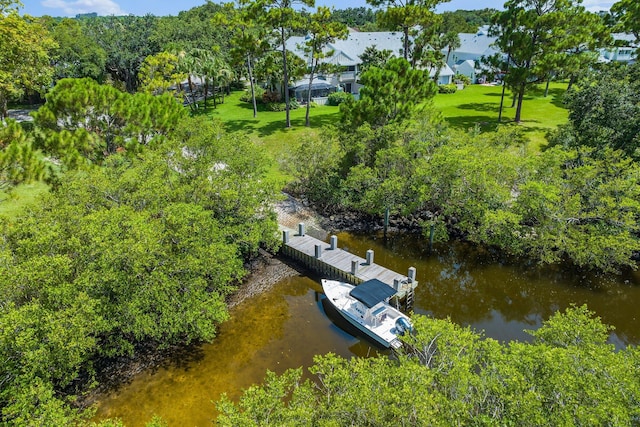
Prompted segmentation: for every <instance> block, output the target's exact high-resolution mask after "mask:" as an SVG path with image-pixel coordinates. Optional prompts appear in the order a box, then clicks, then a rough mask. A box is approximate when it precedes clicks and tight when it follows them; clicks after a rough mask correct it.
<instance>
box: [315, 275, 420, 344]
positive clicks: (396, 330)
mask: <svg viewBox="0 0 640 427" xmlns="http://www.w3.org/2000/svg"><path fill="white" fill-rule="evenodd" d="M322 289H323V291H324V294H325V295H326V297H327V300H328V301H329V302H330V303H331V305H332V306H333V307H335V309H336V310H337V311H338V313H340V315H341V316H342V317H344V318H345V319H346V320H347V321H348V322H349V323H351V324H352V325H354V326H355V327H356V328H358V329H359V330H360V331H362V332H363V333H364V334H365V335H366V336H367V337H369V338H370V339H372V340H373V341H374V342H376V343H377V344H379V345H381V346H382V347H385V348H394V349H397V348H399V347H400V346H402V342H401V341H400V339H399V338H398V337H399V336H400V335H403V334H404V333H405V332H407V331H409V332H410V331H411V329H412V326H411V320H410V319H409V317H408V316H407V315H405V314H404V313H402V312H401V311H400V310H397V309H396V308H394V307H393V306H391V305H390V304H389V299H390V298H391V297H392V296H394V295H395V294H396V290H395V289H393V288H392V287H391V286H389V285H387V284H386V283H384V282H382V281H380V280H378V279H372V280H367V281H365V282H363V283H362V284H360V285H358V286H353V285H351V284H349V283H346V282H341V281H339V280H329V279H322Z"/></svg>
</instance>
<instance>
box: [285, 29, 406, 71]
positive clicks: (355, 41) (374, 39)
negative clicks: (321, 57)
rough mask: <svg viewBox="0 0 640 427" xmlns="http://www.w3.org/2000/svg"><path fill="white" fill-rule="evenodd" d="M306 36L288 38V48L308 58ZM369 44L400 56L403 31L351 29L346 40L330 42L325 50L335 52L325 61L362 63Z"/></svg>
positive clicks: (348, 63) (339, 63)
mask: <svg viewBox="0 0 640 427" xmlns="http://www.w3.org/2000/svg"><path fill="white" fill-rule="evenodd" d="M304 42H305V37H290V38H289V39H288V40H287V43H286V45H287V49H288V50H289V51H291V52H293V53H295V54H296V55H298V56H299V57H300V58H303V59H304V58H306V57H308V55H305V53H304V50H303V49H302V48H301V46H303V45H304ZM369 46H375V48H376V49H378V50H390V51H391V53H392V54H393V55H395V56H400V53H401V52H402V47H403V43H402V33H401V32H397V31H380V32H357V31H350V32H349V36H348V37H347V39H346V40H336V41H335V42H334V43H331V44H329V45H328V46H327V47H326V48H325V49H324V50H325V51H326V52H328V51H331V50H333V51H334V53H333V55H332V56H331V57H330V58H327V59H326V60H325V61H326V62H330V63H332V64H335V65H345V66H349V65H357V64H361V63H362V60H361V59H360V55H362V53H363V52H364V50H365V49H366V48H367V47H369Z"/></svg>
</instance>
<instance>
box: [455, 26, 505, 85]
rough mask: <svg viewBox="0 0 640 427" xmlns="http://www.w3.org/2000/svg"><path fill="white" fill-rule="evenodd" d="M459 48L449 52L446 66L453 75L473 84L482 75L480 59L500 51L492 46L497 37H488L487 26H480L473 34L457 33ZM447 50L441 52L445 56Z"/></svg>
mask: <svg viewBox="0 0 640 427" xmlns="http://www.w3.org/2000/svg"><path fill="white" fill-rule="evenodd" d="M458 37H459V38H460V47H459V48H457V49H455V50H453V51H451V52H450V53H449V57H448V58H447V65H449V67H451V68H452V69H453V71H454V72H455V73H458V74H463V75H465V76H467V77H469V78H470V79H471V82H472V83H475V82H476V80H477V79H478V77H480V76H481V75H482V69H483V67H482V66H481V65H480V64H481V62H482V58H488V57H490V56H492V55H494V54H496V53H499V52H500V50H499V49H497V48H496V47H495V46H493V44H494V43H495V41H496V40H497V37H494V36H489V26H487V25H485V26H482V27H480V28H479V29H478V31H476V32H475V33H459V34H458ZM447 51H448V48H445V49H443V50H442V53H443V54H444V55H447V53H448V52H447Z"/></svg>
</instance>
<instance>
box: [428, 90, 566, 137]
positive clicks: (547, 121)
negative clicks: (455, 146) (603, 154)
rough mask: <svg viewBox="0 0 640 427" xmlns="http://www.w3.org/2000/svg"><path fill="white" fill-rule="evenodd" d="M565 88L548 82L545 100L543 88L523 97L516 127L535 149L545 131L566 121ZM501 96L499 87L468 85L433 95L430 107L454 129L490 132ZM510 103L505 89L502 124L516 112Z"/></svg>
mask: <svg viewBox="0 0 640 427" xmlns="http://www.w3.org/2000/svg"><path fill="white" fill-rule="evenodd" d="M566 88H567V85H566V83H552V84H551V85H550V87H549V94H548V96H547V97H546V98H545V97H544V85H541V86H539V87H537V88H536V89H535V90H534V91H531V92H530V93H529V94H527V95H526V96H525V98H524V102H523V103H522V121H521V122H520V126H522V128H523V129H524V130H525V134H526V135H527V136H528V137H529V139H530V140H531V142H532V144H533V145H534V146H535V147H538V148H539V147H541V146H543V145H544V144H545V143H546V141H547V140H546V137H545V135H546V133H547V132H548V131H549V130H551V129H554V128H556V127H557V126H558V125H560V124H563V123H566V122H567V118H568V115H569V114H568V111H567V110H566V109H565V108H564V106H563V105H562V96H563V95H564V93H565V91H566ZM501 94H502V86H482V85H472V86H467V87H465V88H464V89H463V90H460V91H458V92H456V93H453V94H438V95H436V97H435V99H434V105H435V107H436V109H438V110H440V111H442V114H443V115H444V117H445V118H446V120H447V122H449V125H450V126H452V127H454V128H458V129H463V130H464V129H469V128H473V127H474V126H476V125H479V126H480V128H481V129H482V130H483V131H491V130H495V129H496V128H497V126H498V113H499V110H500V97H501ZM511 100H512V97H511V94H510V92H509V91H508V90H507V91H506V93H505V98H504V106H503V109H502V123H514V122H513V118H514V116H515V114H516V109H515V108H511Z"/></svg>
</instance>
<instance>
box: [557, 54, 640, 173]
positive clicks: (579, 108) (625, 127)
mask: <svg viewBox="0 0 640 427" xmlns="http://www.w3.org/2000/svg"><path fill="white" fill-rule="evenodd" d="M639 74H640V66H638V65H637V64H634V65H630V66H625V67H622V68H619V69H618V68H615V67H606V68H604V69H603V70H602V71H601V72H598V73H590V74H588V75H586V76H585V77H584V78H583V79H582V81H580V82H579V84H578V85H577V87H576V86H574V87H573V88H572V90H571V91H569V92H568V93H567V94H566V95H565V101H566V104H567V107H568V108H569V111H570V113H569V122H570V123H569V124H567V125H565V126H561V127H560V128H559V129H558V130H557V131H555V132H554V134H553V136H552V138H551V142H552V143H553V144H559V145H563V146H567V147H582V146H585V147H592V148H595V150H596V152H599V151H605V152H606V151H607V149H614V150H622V151H623V152H625V153H626V154H627V155H628V156H631V157H633V158H634V159H635V160H638V159H639V158H640V152H639V151H638V150H639V148H640V83H638V80H637V78H638V75H639ZM602 155H604V154H602Z"/></svg>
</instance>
